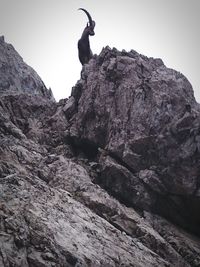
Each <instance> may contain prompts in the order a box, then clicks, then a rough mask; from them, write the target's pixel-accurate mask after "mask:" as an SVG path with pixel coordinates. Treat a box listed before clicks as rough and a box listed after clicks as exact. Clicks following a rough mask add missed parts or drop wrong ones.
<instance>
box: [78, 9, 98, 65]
mask: <svg viewBox="0 0 200 267" xmlns="http://www.w3.org/2000/svg"><path fill="white" fill-rule="evenodd" d="M79 10H83V11H84V12H85V13H86V15H87V17H88V20H89V23H87V25H86V27H85V29H84V31H83V33H82V36H81V39H80V40H79V41H78V56H79V60H80V62H81V64H82V65H84V64H86V63H88V61H89V60H90V59H91V57H92V55H93V54H92V51H91V49H90V41H89V35H90V36H93V35H95V33H94V27H95V21H94V20H92V18H91V16H90V14H89V13H88V11H87V10H85V9H84V8H79Z"/></svg>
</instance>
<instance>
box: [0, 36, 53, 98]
mask: <svg viewBox="0 0 200 267" xmlns="http://www.w3.org/2000/svg"><path fill="white" fill-rule="evenodd" d="M8 91H9V94H11V92H13V93H15V94H16V92H19V93H21V92H26V94H29V93H30V94H37V95H41V96H43V97H44V98H48V99H54V98H53V95H52V92H51V90H47V89H46V87H45V85H44V83H43V81H42V80H41V78H40V77H39V76H38V74H37V73H36V72H35V71H34V70H33V69H32V68H31V67H30V66H28V65H27V64H26V63H25V62H24V61H23V59H22V57H21V56H20V55H19V54H18V53H17V52H16V50H15V49H14V47H13V46H12V45H11V44H7V43H6V42H5V41H4V37H3V36H1V37H0V94H6V93H7V92H8Z"/></svg>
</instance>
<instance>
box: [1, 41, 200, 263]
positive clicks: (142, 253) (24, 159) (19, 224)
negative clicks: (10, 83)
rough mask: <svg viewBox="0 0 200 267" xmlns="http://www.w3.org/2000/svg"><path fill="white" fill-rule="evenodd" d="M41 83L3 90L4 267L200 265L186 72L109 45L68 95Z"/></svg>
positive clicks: (194, 112)
mask: <svg viewBox="0 0 200 267" xmlns="http://www.w3.org/2000/svg"><path fill="white" fill-rule="evenodd" d="M1 46H2V47H4V48H5V51H4V52H2V54H4V55H5V58H6V55H7V54H6V53H7V49H8V47H9V45H7V44H6V43H5V42H4V41H3V40H1ZM15 53H16V52H14V50H13V54H12V56H11V58H10V60H11V61H10V62H13V60H14V59H16V60H17V62H16V66H19V65H18V63H19V62H18V59H19V61H21V58H18V54H16V55H15ZM13 57H14V59H13ZM6 60H7V59H6ZM23 64H24V63H23ZM11 65H12V64H11ZM27 68H28V70H29V75H30V77H31V78H30V79H31V80H32V79H35V77H36V76H35V72H34V71H31V69H29V67H27ZM16 70H17V71H19V69H18V67H17V68H16ZM12 73H13V72H12ZM1 75H2V73H1V69H0V77H1ZM24 75H25V77H26V74H24ZM13 76H14V77H15V80H16V81H19V80H20V81H21V80H23V75H22V76H20V74H19V75H18V74H16V76H15V75H14V74H13ZM7 78H8V77H7ZM8 79H9V78H8ZM0 82H1V81H0ZM38 82H39V85H37V86H36V87H35V88H34V89H31V88H30V89H28V90H26V89H25V90H24V88H23V87H21V86H17V83H15V86H14V88H15V89H14V90H13V87H6V88H3V87H1V88H0V114H1V115H0V144H1V145H0V266H3V267H4V266H5V267H7V266H23V267H27V266H30V267H41V266H42V267H50V266H52V267H53V266H56V267H62V266H63V267H64V266H76V267H77V266H95V267H96V266H97V267H98V266H145V265H146V266H180V267H183V266H199V265H200V256H199V255H200V243H199V237H198V236H199V230H198V227H197V225H198V222H199V218H198V216H199V214H198V213H197V212H196V210H197V209H199V192H198V191H199V188H198V186H199V182H198V170H199V164H198V158H199V138H198V134H199V125H200V124H199V120H198V117H199V116H198V115H199V106H198V104H197V103H196V102H195V99H194V97H193V91H192V88H191V85H190V84H189V82H188V81H187V80H186V78H185V77H184V76H183V75H181V74H180V73H177V72H175V71H173V70H169V69H167V68H166V67H165V66H164V64H163V63H162V61H161V60H159V59H148V58H146V57H144V56H142V55H139V54H137V53H136V52H134V51H131V52H130V53H127V52H125V51H123V52H119V51H117V50H115V49H112V50H111V49H109V48H105V49H103V50H102V52H101V54H100V55H99V56H98V57H97V56H96V57H94V58H93V59H92V60H91V61H90V62H89V64H87V65H85V66H84V68H83V70H82V74H81V79H80V81H78V83H77V85H76V86H75V87H74V88H73V90H72V95H71V97H70V98H69V99H65V100H61V101H60V102H59V103H55V101H54V100H53V98H52V95H51V93H50V92H49V91H48V90H47V89H46V88H45V87H44V89H45V90H44V92H45V93H43V91H41V90H40V89H41V87H40V84H41V83H42V82H41V83H40V80H38ZM36 84H37V83H36ZM42 84H43V83H42ZM27 88H29V84H27Z"/></svg>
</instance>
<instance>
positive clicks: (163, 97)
mask: <svg viewBox="0 0 200 267" xmlns="http://www.w3.org/2000/svg"><path fill="white" fill-rule="evenodd" d="M80 91H81V94H80ZM72 98H74V103H76V106H75V107H74V112H75V115H74V117H73V118H72V120H71V121H72V126H71V128H70V136H71V137H72V139H74V140H78V141H79V143H80V144H79V145H82V147H83V146H84V144H85V146H87V147H88V148H87V150H88V151H89V149H90V147H91V151H94V148H95V147H96V151H97V148H98V147H100V148H102V149H104V150H106V155H101V156H100V163H101V167H102V172H101V175H100V178H99V180H98V181H97V182H98V183H100V184H102V185H103V186H104V187H105V188H106V189H107V190H109V191H110V192H111V193H112V194H113V195H115V196H117V197H118V198H119V199H120V200H121V201H123V202H124V203H126V205H130V206H132V207H136V208H138V209H139V210H148V211H149V210H151V211H154V212H156V213H159V214H161V215H164V216H165V217H167V218H169V219H170V220H172V221H174V222H176V223H179V224H180V225H181V226H183V227H186V228H187V227H188V228H189V229H190V230H193V231H196V232H198V233H199V234H200V231H199V224H200V216H199V212H198V210H199V209H200V201H199V197H200V195H199V192H200V187H199V185H200V180H199V179H200V178H199V173H200V165H199V156H200V154H199V152H200V150H199V148H200V143H199V140H200V139H199V138H200V135H199V129H200V121H199V107H198V104H197V103H196V101H195V99H194V95H193V90H192V87H191V85H190V83H189V82H188V80H187V79H186V78H185V77H184V76H183V75H182V74H181V73H179V72H177V71H175V70H172V69H168V68H167V67H165V65H164V64H163V62H162V61H161V60H160V59H152V58H147V57H145V56H142V55H139V54H137V53H136V52H134V51H131V52H130V53H126V52H118V51H117V50H115V49H113V50H111V49H109V48H105V49H104V50H103V51H102V52H101V54H100V55H99V57H97V59H93V60H91V61H90V64H89V65H86V66H85V68H84V69H83V72H82V79H81V80H80V81H79V83H78V84H77V85H76V87H75V88H74V90H73V92H72Z"/></svg>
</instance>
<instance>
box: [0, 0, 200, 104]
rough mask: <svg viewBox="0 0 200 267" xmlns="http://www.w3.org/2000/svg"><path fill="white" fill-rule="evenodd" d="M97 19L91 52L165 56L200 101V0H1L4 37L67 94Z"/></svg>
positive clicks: (49, 83)
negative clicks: (83, 41) (80, 47)
mask: <svg viewBox="0 0 200 267" xmlns="http://www.w3.org/2000/svg"><path fill="white" fill-rule="evenodd" d="M79 7H83V8H85V9H87V10H88V11H89V12H90V14H91V16H92V18H93V20H95V21H96V27H95V33H96V34H95V36H94V37H91V38H90V44H91V48H92V51H93V53H96V54H99V53H100V51H101V50H102V48H103V47H105V46H106V45H109V46H110V47H111V48H112V47H116V48H117V49H118V50H122V49H125V50H127V51H129V50H131V49H134V50H136V51H137V52H139V53H141V54H144V55H146V56H149V57H155V58H157V57H159V58H161V59H162V60H163V61H164V63H165V65H166V66H167V67H170V68H173V69H176V70H178V71H180V72H182V73H183V74H184V75H185V76H186V77H187V78H188V80H189V81H190V82H191V84H192V85H193V89H194V91H195V96H196V99H197V101H198V102H200V74H199V69H200V66H199V65H200V53H199V52H200V0H101V1H100V0H84V1H83V0H82V1H81V0H0V35H4V36H5V39H6V41H7V42H9V43H12V44H13V45H14V47H15V49H16V50H17V51H18V52H19V53H20V55H21V56H22V57H23V59H24V61H25V62H26V63H28V64H29V65H30V66H31V67H33V68H34V69H35V70H36V71H37V73H38V74H39V75H40V76H41V78H42V80H43V81H44V83H45V84H46V86H47V87H51V88H52V90H53V94H54V96H55V98H56V100H59V99H61V98H66V97H68V96H69V95H70V93H71V88H72V86H74V85H75V84H76V82H77V80H79V78H80V71H81V64H80V63H79V60H78V51H77V41H78V39H79V38H80V36H81V34H82V31H83V29H84V27H85V25H86V22H87V17H86V15H85V14H84V13H83V12H82V11H77V9H78V8H79Z"/></svg>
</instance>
